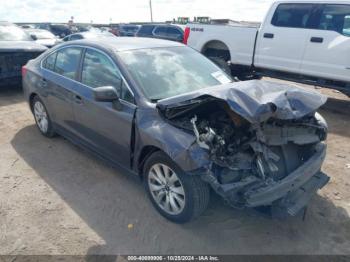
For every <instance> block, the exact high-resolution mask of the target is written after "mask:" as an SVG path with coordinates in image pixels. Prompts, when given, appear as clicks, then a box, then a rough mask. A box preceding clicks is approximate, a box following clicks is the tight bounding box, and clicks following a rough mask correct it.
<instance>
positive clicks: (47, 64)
mask: <svg viewBox="0 0 350 262" xmlns="http://www.w3.org/2000/svg"><path fill="white" fill-rule="evenodd" d="M56 56H57V53H56V52H55V53H53V54H51V55H49V56H48V57H47V58H46V59H45V60H44V63H43V67H44V68H46V69H48V70H51V71H54V69H55V62H56Z"/></svg>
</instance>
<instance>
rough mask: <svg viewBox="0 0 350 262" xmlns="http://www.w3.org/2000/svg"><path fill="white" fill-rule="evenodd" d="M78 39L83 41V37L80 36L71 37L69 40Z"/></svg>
mask: <svg viewBox="0 0 350 262" xmlns="http://www.w3.org/2000/svg"><path fill="white" fill-rule="evenodd" d="M79 39H83V37H82V36H81V35H71V36H70V38H69V40H70V41H72V40H79Z"/></svg>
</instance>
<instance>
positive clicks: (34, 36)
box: [30, 35, 38, 41]
mask: <svg viewBox="0 0 350 262" xmlns="http://www.w3.org/2000/svg"><path fill="white" fill-rule="evenodd" d="M30 37H31V38H32V39H33V40H34V41H36V40H38V38H37V37H36V35H30Z"/></svg>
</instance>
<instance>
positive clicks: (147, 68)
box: [118, 47, 232, 101]
mask: <svg viewBox="0 0 350 262" xmlns="http://www.w3.org/2000/svg"><path fill="white" fill-rule="evenodd" d="M118 55H119V56H120V58H121V60H122V61H123V63H124V64H125V66H126V68H127V70H128V71H129V72H130V74H131V75H132V77H133V79H135V81H136V82H137V83H138V85H139V87H140V88H141V89H142V91H143V93H144V94H145V96H146V97H147V98H148V99H149V100H151V101H156V100H159V99H163V98H167V97H171V96H175V95H179V94H183V93H186V92H191V91H195V90H198V89H201V88H205V87H210V86H215V85H220V84H225V83H229V82H231V81H232V80H231V79H230V77H229V76H228V75H226V74H225V73H224V72H223V71H222V70H221V69H220V68H219V67H218V66H216V65H215V64H214V63H213V62H211V61H210V60H209V59H208V58H206V57H205V56H203V55H202V54H200V53H198V52H197V51H195V50H193V49H191V48H188V47H171V48H154V49H142V50H133V51H124V52H118ZM169 65H171V66H169Z"/></svg>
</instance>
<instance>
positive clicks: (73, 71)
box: [54, 47, 82, 79]
mask: <svg viewBox="0 0 350 262" xmlns="http://www.w3.org/2000/svg"><path fill="white" fill-rule="evenodd" d="M81 50H82V49H81V48H79V47H68V48H64V49H61V50H60V51H58V52H57V58H56V64H55V69H54V71H55V72H56V73H57V74H60V75H62V76H65V77H68V78H70V79H76V76H77V71H78V67H79V61H80V56H81Z"/></svg>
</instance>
